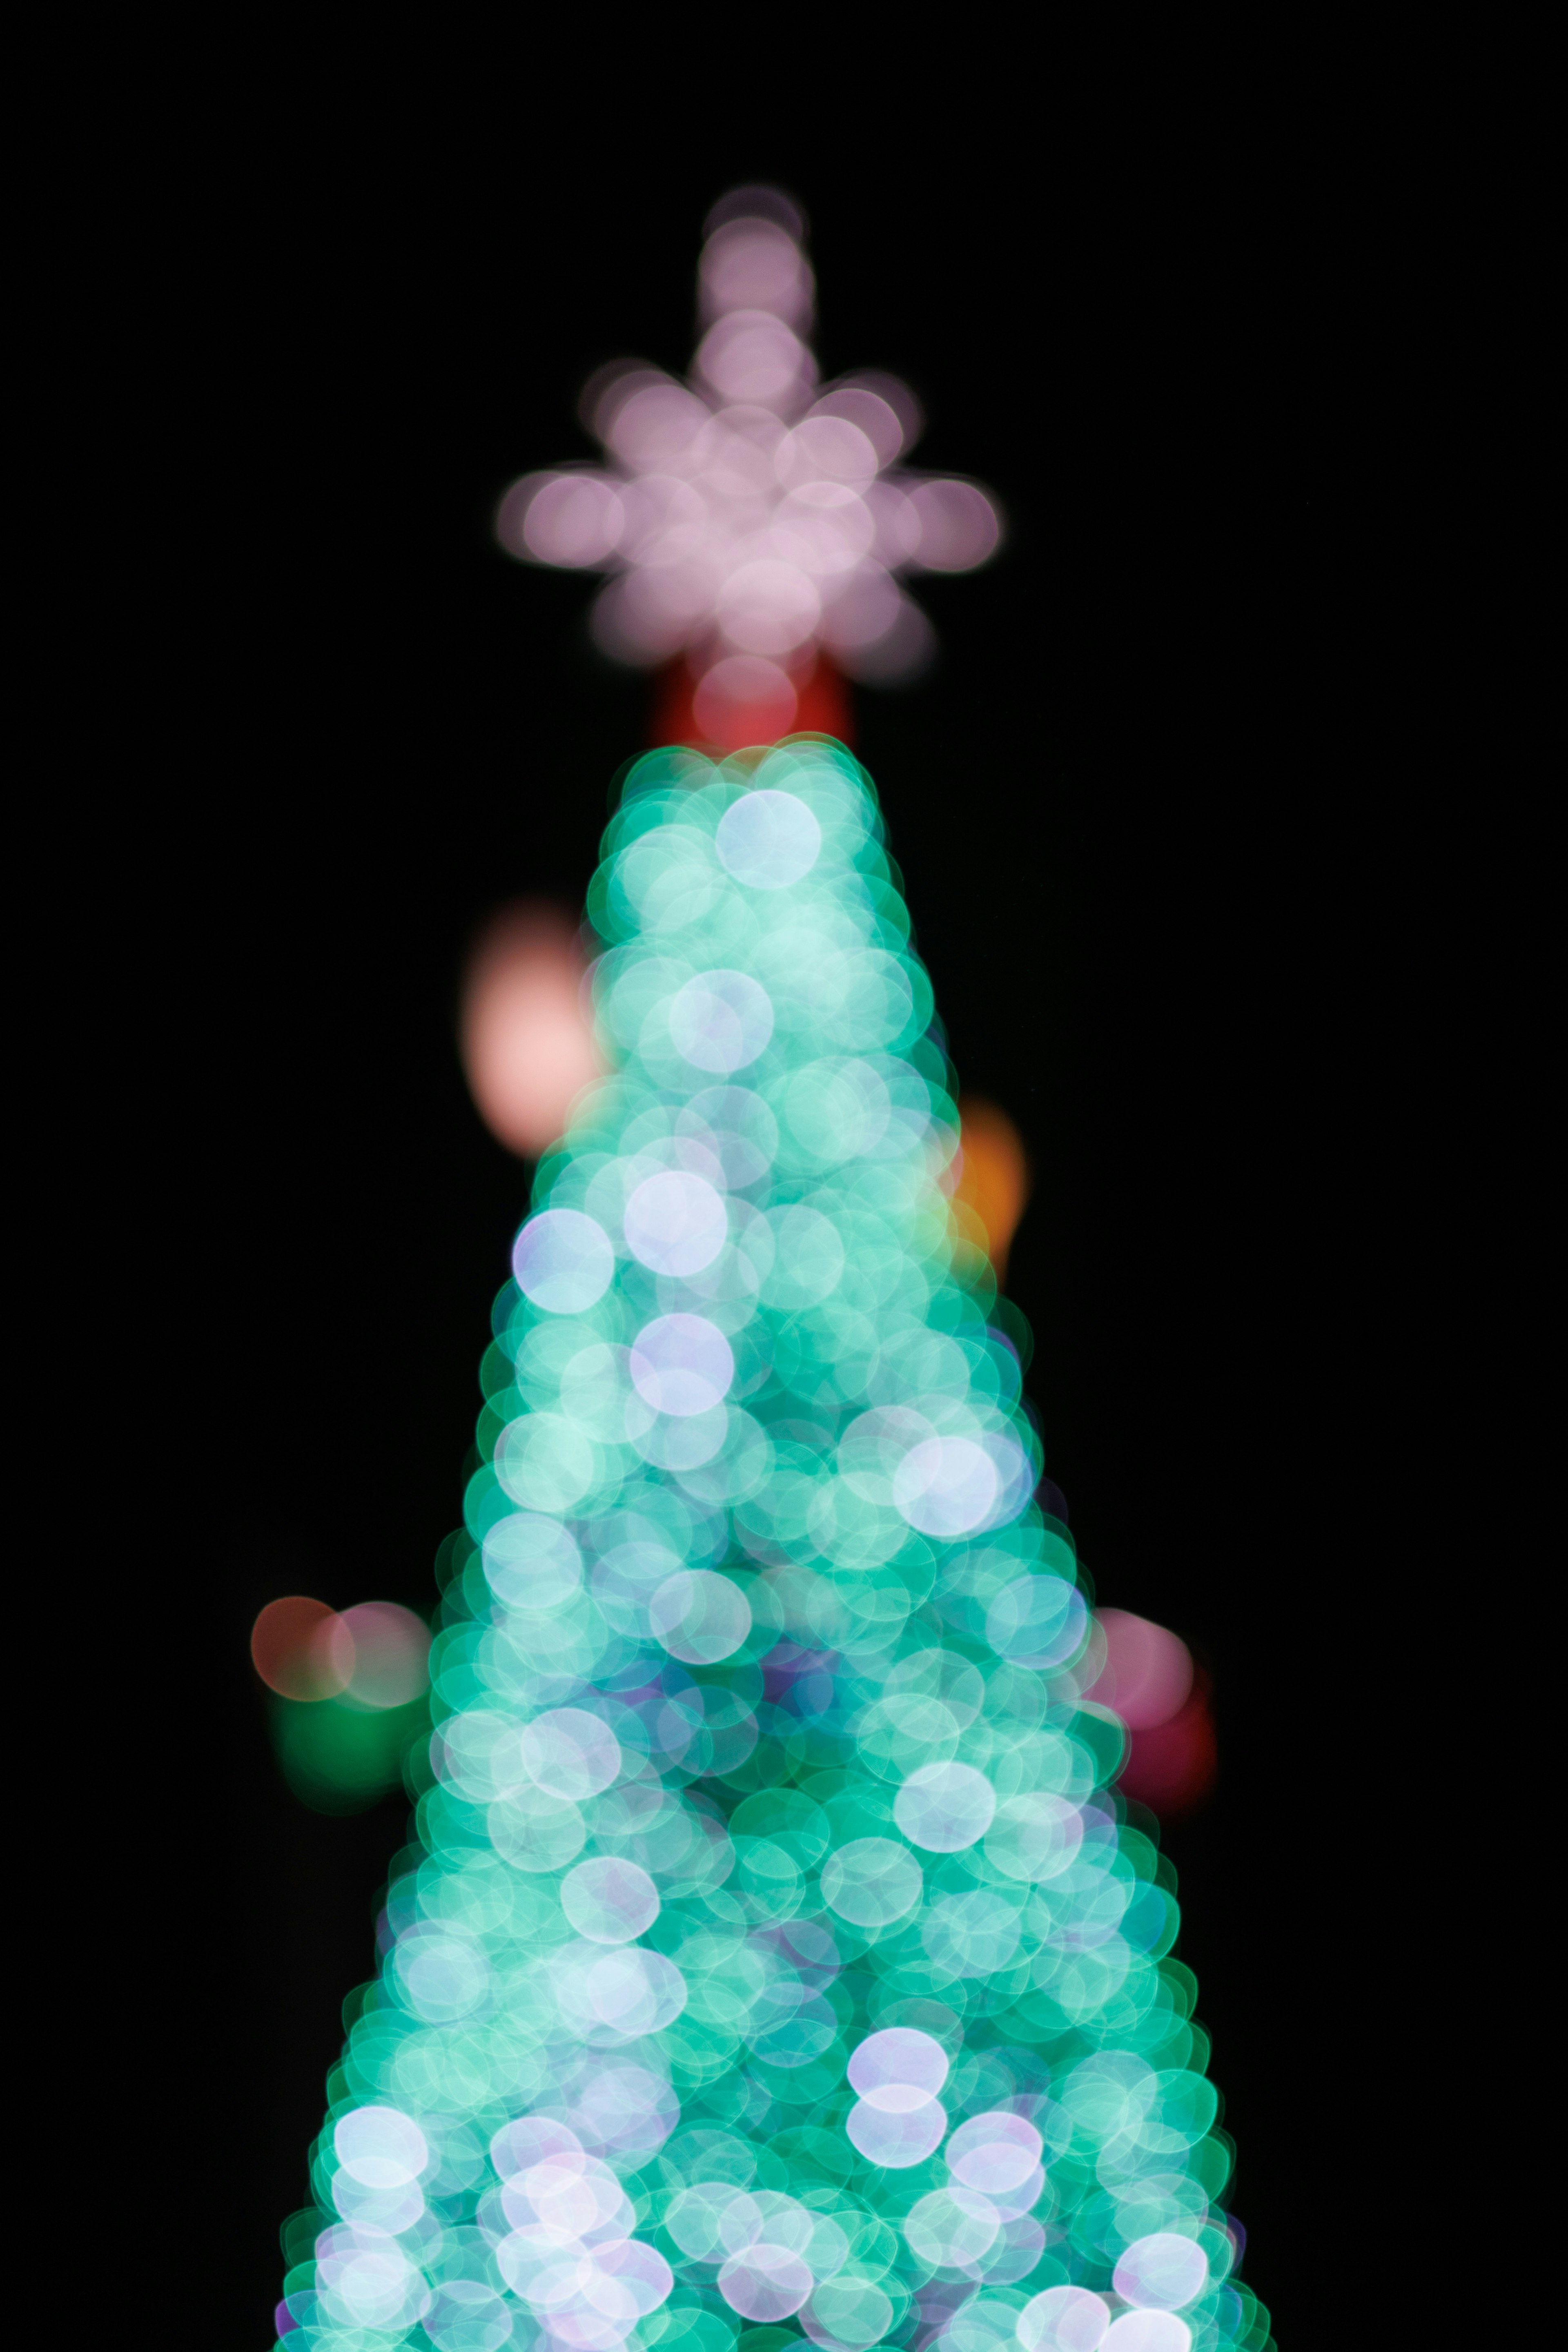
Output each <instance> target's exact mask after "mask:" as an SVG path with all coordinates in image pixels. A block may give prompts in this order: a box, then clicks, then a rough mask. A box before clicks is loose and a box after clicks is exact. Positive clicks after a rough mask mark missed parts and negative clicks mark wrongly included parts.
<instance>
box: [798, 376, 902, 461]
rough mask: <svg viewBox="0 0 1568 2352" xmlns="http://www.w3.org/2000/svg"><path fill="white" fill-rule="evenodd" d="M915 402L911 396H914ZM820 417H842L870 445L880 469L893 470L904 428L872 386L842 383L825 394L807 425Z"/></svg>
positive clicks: (895, 411)
mask: <svg viewBox="0 0 1568 2352" xmlns="http://www.w3.org/2000/svg"><path fill="white" fill-rule="evenodd" d="M911 398H912V395H911ZM819 416H831V417H842V418H843V419H844V420H845V421H846V423H847V424H850V425H854V427H855V429H856V431H857V432H858V433H859V434H861V435H862V436H864V438H865V439H866V440H867V441H868V442H869V443H870V445H871V448H872V451H873V453H874V455H875V457H876V460H877V464H878V466H879V467H881V466H890V465H891V464H892V462H893V460H894V458H895V457H897V456H898V455H899V452H900V449H902V448H903V446H904V440H905V436H904V427H903V425H902V423H901V421H900V417H899V414H898V411H897V410H896V409H895V408H894V406H893V404H892V403H891V402H890V401H889V399H888V398H887V396H886V394H883V393H880V392H877V391H874V390H873V389H872V387H871V386H870V385H869V384H865V383H841V384H835V385H832V386H831V387H830V388H829V389H828V390H827V391H826V392H825V393H824V394H823V395H822V397H821V399H820V400H819V401H817V403H816V406H815V407H814V408H813V409H812V412H811V415H810V416H809V417H807V418H806V420H805V422H806V423H807V424H810V423H812V422H813V421H814V420H815V419H816V418H817V417H819Z"/></svg>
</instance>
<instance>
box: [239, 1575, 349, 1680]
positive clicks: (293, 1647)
mask: <svg viewBox="0 0 1568 2352" xmlns="http://www.w3.org/2000/svg"><path fill="white" fill-rule="evenodd" d="M336 1623H337V1612H336V1611H335V1610H332V1609H329V1608H328V1606H327V1604H326V1602H325V1601H310V1600H308V1599H306V1597H305V1596H304V1595H303V1594H302V1593H290V1594H289V1595H288V1596H287V1598H285V1599H284V1600H281V1601H268V1604H267V1606H266V1608H265V1609H263V1610H262V1612H261V1613H260V1615H259V1616H258V1618H257V1621H256V1622H255V1624H254V1625H253V1626H252V1627H251V1629H250V1656H251V1663H252V1664H253V1665H254V1666H255V1668H256V1671H257V1673H258V1675H260V1676H261V1679H262V1681H263V1682H264V1683H265V1684H266V1685H267V1687H268V1690H274V1691H276V1692H277V1693H278V1695H279V1697H280V1698H295V1699H320V1698H332V1697H334V1696H336V1695H337V1693H338V1692H339V1691H341V1690H342V1689H344V1688H345V1687H346V1686H347V1684H348V1678H349V1677H348V1672H346V1671H344V1670H342V1668H340V1667H339V1665H338V1664H337V1663H336V1661H335V1660H334V1658H333V1656H332V1653H331V1631H332V1628H333V1626H334V1625H335V1624H336ZM349 1667H350V1670H352V1667H353V1656H352V1654H351V1656H350V1660H349Z"/></svg>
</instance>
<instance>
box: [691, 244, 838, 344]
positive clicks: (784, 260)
mask: <svg viewBox="0 0 1568 2352" xmlns="http://www.w3.org/2000/svg"><path fill="white" fill-rule="evenodd" d="M699 275H700V279H701V284H702V292H703V297H704V305H705V308H706V309H707V310H708V311H709V313H710V315H712V314H713V313H714V312H719V313H722V312H724V311H726V310H768V311H771V312H772V313H773V317H774V318H777V319H783V320H785V321H786V323H787V324H789V325H790V326H799V325H800V324H801V323H802V321H803V320H805V316H806V314H807V313H808V311H809V310H810V308H811V271H810V269H809V268H808V267H807V265H806V262H805V257H804V255H803V254H802V252H801V250H800V247H799V246H798V245H796V243H795V238H794V237H793V236H791V235H790V234H789V232H788V230H787V229H785V228H783V227H781V226H778V224H777V223H775V222H773V221H768V220H749V219H742V220H733V221H728V222H726V223H725V224H724V225H723V226H722V227H721V228H718V229H715V231H714V232H713V235H712V236H710V238H709V240H708V243H707V245H706V246H705V247H704V248H703V252H702V259H701V262H700V268H699Z"/></svg>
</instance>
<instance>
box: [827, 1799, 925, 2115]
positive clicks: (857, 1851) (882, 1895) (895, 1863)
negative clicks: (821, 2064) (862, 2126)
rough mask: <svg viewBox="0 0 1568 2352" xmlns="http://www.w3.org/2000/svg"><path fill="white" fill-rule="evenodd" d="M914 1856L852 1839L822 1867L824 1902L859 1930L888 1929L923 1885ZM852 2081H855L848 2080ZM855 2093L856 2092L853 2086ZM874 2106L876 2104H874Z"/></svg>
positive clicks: (882, 1841)
mask: <svg viewBox="0 0 1568 2352" xmlns="http://www.w3.org/2000/svg"><path fill="white" fill-rule="evenodd" d="M923 1883H924V1882H923V1881H922V1879H921V1866H920V1864H919V1863H918V1862H917V1861H916V1860H915V1858H914V1856H913V1854H911V1853H907V1852H906V1851H905V1849H904V1848H903V1847H902V1846H901V1845H895V1844H894V1843H893V1841H892V1839H891V1838H874V1837H872V1838H852V1839H851V1840H850V1842H849V1843H848V1844H847V1845H845V1846H840V1847H839V1849H838V1851H837V1853H832V1854H829V1856H828V1858H827V1860H826V1862H825V1863H824V1864H823V1865H822V1877H821V1881H820V1884H821V1887H822V1899H823V1901H824V1902H825V1903H826V1906H827V1907H828V1909H829V1910H830V1911H836V1912H837V1914H838V1916H839V1917H840V1918H841V1919H847V1920H848V1921H849V1922H850V1924H851V1925H852V1926H853V1927H877V1928H881V1927H891V1926H892V1924H893V1921H894V1920H895V1919H901V1918H902V1917H903V1916H904V1914H905V1913H906V1912H907V1911H912V1910H913V1909H914V1907H915V1905H916V1904H917V1903H918V1902H919V1901H920V1899H921V1890H922V1886H923ZM851 2079H853V2077H852V2078H851ZM855 2087H856V2089H857V2090H858V2089H859V2087H860V2086H859V2084H858V2083H857V2084H856V2085H855ZM872 2104H873V2105H875V2104H876V2102H875V2101H873V2102H872Z"/></svg>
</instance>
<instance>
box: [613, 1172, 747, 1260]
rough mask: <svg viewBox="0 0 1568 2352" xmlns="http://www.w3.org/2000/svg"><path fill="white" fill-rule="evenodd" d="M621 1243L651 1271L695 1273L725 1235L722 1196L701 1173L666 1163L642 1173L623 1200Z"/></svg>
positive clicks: (715, 1253) (715, 1252)
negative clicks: (657, 1169) (654, 1172)
mask: <svg viewBox="0 0 1568 2352" xmlns="http://www.w3.org/2000/svg"><path fill="white" fill-rule="evenodd" d="M624 1224H625V1231H626V1247H627V1248H628V1249H629V1250H630V1252H631V1254H632V1255H633V1256H634V1257H635V1258H637V1260H638V1261H639V1262H640V1263H641V1264H642V1265H646V1266H648V1267H650V1268H651V1269H652V1271H653V1272H654V1273H655V1274H673V1275H682V1276H684V1275H689V1274H700V1273H701V1272H702V1271H703V1269H704V1268H705V1267H706V1266H710V1265H712V1263H713V1261H714V1259H715V1258H716V1257H717V1256H718V1255H719V1253H720V1251H721V1249H722V1248H723V1246H724V1244H725V1242H726V1240H727V1239H728V1238H729V1232H730V1224H729V1219H728V1216H727V1215H726V1213H725V1209H724V1202H723V1200H722V1198H721V1195H720V1194H719V1193H718V1192H715V1191H714V1189H713V1187H712V1185H711V1184H710V1183H709V1182H708V1181H707V1180H706V1178H704V1177H701V1176H695V1175H693V1174H691V1173H690V1171H689V1170H685V1169H679V1168H668V1169H664V1170H661V1171H660V1172H659V1173H658V1175H657V1176H649V1177H647V1178H646V1179H645V1180H644V1181H643V1182H642V1183H640V1184H639V1185H638V1186H637V1190H636V1191H635V1192H633V1194H632V1196H631V1198H630V1200H629V1201H628V1202H626V1216H625V1219H624Z"/></svg>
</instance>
